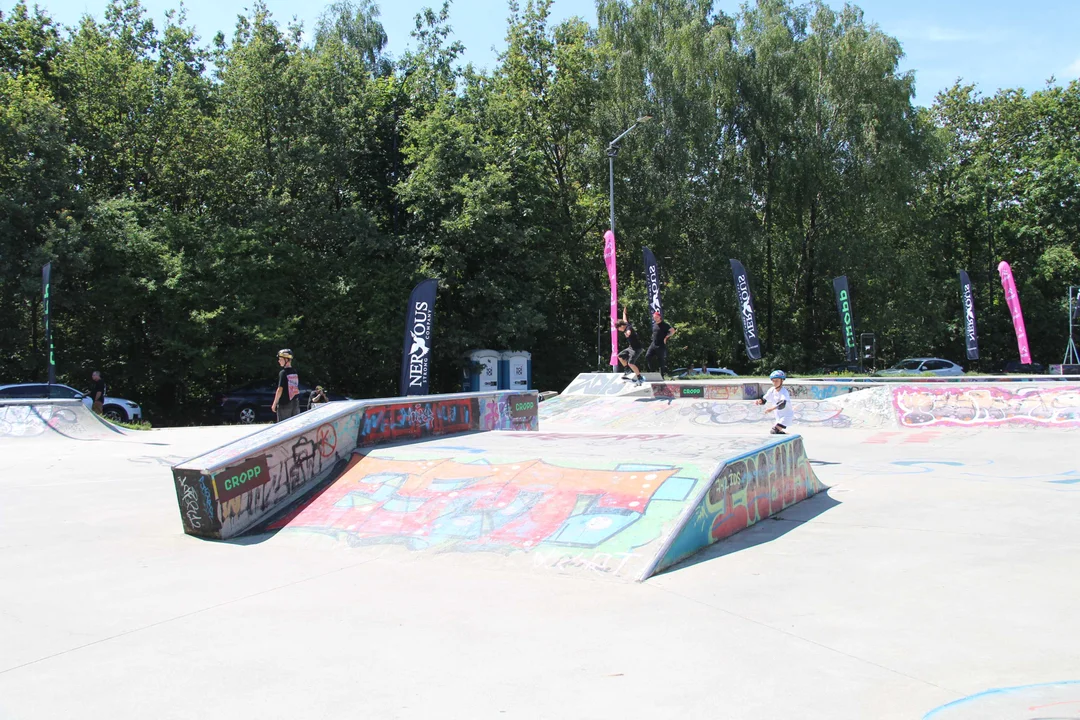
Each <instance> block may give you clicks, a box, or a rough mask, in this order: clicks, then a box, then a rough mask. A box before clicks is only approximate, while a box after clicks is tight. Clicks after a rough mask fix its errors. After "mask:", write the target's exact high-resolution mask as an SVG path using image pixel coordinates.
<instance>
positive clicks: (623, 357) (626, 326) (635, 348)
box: [615, 307, 645, 383]
mask: <svg viewBox="0 0 1080 720" xmlns="http://www.w3.org/2000/svg"><path fill="white" fill-rule="evenodd" d="M615 327H616V328H617V329H618V330H619V332H621V333H622V334H623V336H624V337H626V341H627V343H628V345H629V347H625V348H623V349H622V350H621V351H620V352H619V364H620V365H622V366H623V367H624V368H626V367H628V368H630V370H631V371H633V373H634V382H637V383H640V382H643V381H644V379H645V378H643V377H641V370H640V369H639V368H638V366H637V362H638V360H639V359H641V356H642V354H643V353H644V352H645V347H644V346H643V345H642V344H641V338H639V337H638V334H637V330H635V329H634V326H633V325H631V324H630V323H629V322H628V321H627V319H626V308H625V307H624V308H623V316H622V320H619V321H618V322H617V323H615ZM629 377H630V374H629V373H627V372H623V380H626V379H627V378H629Z"/></svg>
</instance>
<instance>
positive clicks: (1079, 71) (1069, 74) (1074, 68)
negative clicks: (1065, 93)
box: [1061, 57, 1080, 80]
mask: <svg viewBox="0 0 1080 720" xmlns="http://www.w3.org/2000/svg"><path fill="white" fill-rule="evenodd" d="M1061 77H1062V78H1065V79H1066V80H1071V79H1073V78H1080V57H1078V58H1076V59H1075V60H1073V62H1072V65H1070V66H1069V67H1067V68H1065V69H1064V70H1062V71H1061Z"/></svg>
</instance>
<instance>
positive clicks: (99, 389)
mask: <svg viewBox="0 0 1080 720" xmlns="http://www.w3.org/2000/svg"><path fill="white" fill-rule="evenodd" d="M90 378H91V379H92V380H93V381H94V384H93V385H92V386H91V387H90V400H91V402H93V410H94V412H96V413H97V414H98V415H100V414H101V413H102V411H103V410H104V409H105V407H104V406H105V389H106V388H105V381H104V380H102V379H101V372H100V371H98V370H95V371H94V374H93V375H91V376H90Z"/></svg>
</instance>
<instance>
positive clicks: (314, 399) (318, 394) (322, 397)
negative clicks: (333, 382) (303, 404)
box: [308, 385, 330, 409]
mask: <svg viewBox="0 0 1080 720" xmlns="http://www.w3.org/2000/svg"><path fill="white" fill-rule="evenodd" d="M328 402H330V398H328V397H326V391H325V390H323V386H322V385H316V386H315V392H313V393H311V399H310V400H308V409H311V408H313V407H315V406H316V405H322V404H323V403H328Z"/></svg>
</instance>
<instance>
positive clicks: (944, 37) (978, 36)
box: [897, 25, 1004, 43]
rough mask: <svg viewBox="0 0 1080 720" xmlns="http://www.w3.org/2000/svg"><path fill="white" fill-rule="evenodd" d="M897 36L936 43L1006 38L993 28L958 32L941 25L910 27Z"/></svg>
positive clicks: (986, 40) (977, 41) (901, 30)
mask: <svg viewBox="0 0 1080 720" xmlns="http://www.w3.org/2000/svg"><path fill="white" fill-rule="evenodd" d="M897 35H898V36H899V37H900V38H901V39H904V40H916V41H922V42H935V43H994V42H998V41H1000V40H1002V39H1003V38H1004V33H1002V32H1001V31H1000V30H997V29H993V28H988V29H981V30H974V31H973V30H958V29H955V28H948V27H942V26H941V25H918V26H911V25H909V26H907V27H905V28H902V29H899V30H898V32H897Z"/></svg>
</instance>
